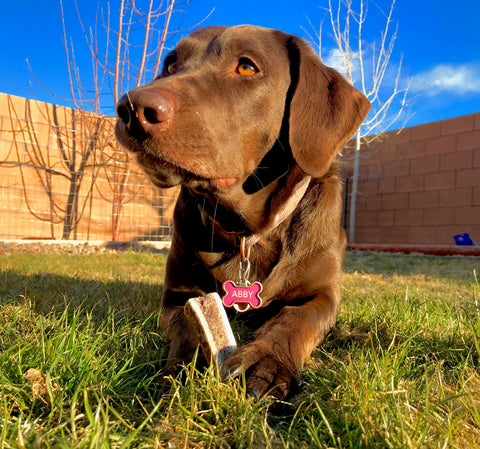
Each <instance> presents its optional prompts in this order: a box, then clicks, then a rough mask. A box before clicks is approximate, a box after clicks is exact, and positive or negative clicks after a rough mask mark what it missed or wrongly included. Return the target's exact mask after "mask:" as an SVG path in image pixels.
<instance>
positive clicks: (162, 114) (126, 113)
mask: <svg viewBox="0 0 480 449" xmlns="http://www.w3.org/2000/svg"><path fill="white" fill-rule="evenodd" d="M117 116H118V119H119V122H120V123H121V124H123V126H125V128H126V130H127V132H128V133H129V134H130V135H131V136H132V137H135V138H137V139H140V140H141V139H142V138H144V137H146V136H155V134H157V133H159V132H161V131H164V130H165V129H166V128H167V127H168V126H169V124H170V121H171V120H170V119H171V118H172V117H173V105H172V103H171V102H170V101H169V100H168V98H166V96H165V95H163V94H162V93H161V92H160V91H158V90H157V89H153V88H147V89H146V88H141V87H140V88H136V89H133V90H131V91H130V92H128V93H126V94H125V95H124V96H123V97H122V98H121V99H120V101H119V102H118V104H117Z"/></svg>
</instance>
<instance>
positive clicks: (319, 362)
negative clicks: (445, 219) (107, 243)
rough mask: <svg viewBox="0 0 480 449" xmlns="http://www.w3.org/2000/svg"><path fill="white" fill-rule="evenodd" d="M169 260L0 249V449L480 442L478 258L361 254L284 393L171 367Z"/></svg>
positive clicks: (348, 266)
mask: <svg viewBox="0 0 480 449" xmlns="http://www.w3.org/2000/svg"><path fill="white" fill-rule="evenodd" d="M164 267H165V256H164V255H162V254H158V253H151V252H146V251H145V252H134V251H126V252H111V253H105V254H93V255H81V254H49V253H45V254H35V253H29V252H20V253H13V254H4V255H0V448H1V449H3V448H48V447H52V448H82V447H92V448H96V447H101V448H110V447H115V448H120V447H122V448H123V447H125V448H126V447H136V448H208V447H212V448H230V447H231V448H236V449H238V448H248V447H252V448H295V449H298V448H317V447H318V448H332V447H334V448H462V449H466V448H478V447H480V375H479V373H478V368H479V367H478V364H479V350H480V304H479V303H478V302H479V300H480V287H479V284H478V282H477V280H476V273H479V272H480V259H478V258H454V257H443V258H441V257H427V256H413V255H410V256H399V255H384V254H348V255H347V257H346V261H345V266H344V270H345V274H344V278H343V304H342V308H341V312H340V316H339V320H338V326H337V329H336V331H335V332H334V333H332V334H331V335H330V336H329V337H328V338H327V340H326V342H325V343H324V344H323V345H322V346H321V347H319V348H317V349H316V350H315V351H314V353H313V355H312V357H311V358H310V360H309V362H308V363H307V365H306V366H305V369H304V371H303V372H302V377H301V384H300V389H299V392H298V393H297V394H296V395H295V396H294V397H292V398H291V399H290V400H289V402H287V403H277V402H275V401H274V400H272V399H268V398H266V399H262V400H260V401H259V402H257V403H254V402H253V401H252V399H251V398H249V397H247V396H246V395H245V391H244V384H243V381H242V379H240V380H238V381H229V382H228V383H222V382H221V381H220V380H219V379H218V377H217V375H216V373H215V372H214V370H207V371H205V372H204V371H202V372H199V371H197V370H195V368H194V367H193V366H187V367H185V369H184V371H183V372H182V373H181V375H179V376H178V378H175V379H172V378H167V379H165V378H162V376H161V375H159V370H160V369H161V367H162V364H163V363H164V359H165V355H166V345H165V341H164V340H163V338H162V336H161V334H160V333H159V330H158V328H157V325H156V322H157V307H158V298H159V296H160V294H161V290H162V279H163V272H164ZM233 326H234V330H235V331H236V332H239V333H240V334H242V333H243V332H244V329H240V328H238V327H237V325H236V323H235V322H234V323H233Z"/></svg>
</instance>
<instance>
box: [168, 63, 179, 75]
mask: <svg viewBox="0 0 480 449" xmlns="http://www.w3.org/2000/svg"><path fill="white" fill-rule="evenodd" d="M176 69H177V64H176V63H175V62H171V63H170V64H168V65H167V72H168V73H169V74H170V75H173V74H174V73H175V71H176Z"/></svg>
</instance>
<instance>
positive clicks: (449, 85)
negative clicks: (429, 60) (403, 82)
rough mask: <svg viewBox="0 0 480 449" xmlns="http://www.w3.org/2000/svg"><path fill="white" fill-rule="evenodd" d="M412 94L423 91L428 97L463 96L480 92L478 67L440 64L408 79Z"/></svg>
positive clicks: (473, 64) (479, 68)
mask: <svg viewBox="0 0 480 449" xmlns="http://www.w3.org/2000/svg"><path fill="white" fill-rule="evenodd" d="M410 86H411V89H412V90H413V91H414V92H420V91H422V90H425V93H426V94H428V95H432V96H433V95H438V94H441V93H450V94H457V95H463V94H467V93H476V92H480V65H478V64H476V63H471V64H459V65H455V64H440V65H437V66H435V67H432V68H431V69H430V70H427V71H425V72H421V73H419V74H417V75H414V76H413V77H412V78H411V79H410Z"/></svg>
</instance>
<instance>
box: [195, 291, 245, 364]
mask: <svg viewBox="0 0 480 449" xmlns="http://www.w3.org/2000/svg"><path fill="white" fill-rule="evenodd" d="M185 316H186V317H187V319H188V321H189V323H190V325H191V326H192V328H193V330H194V332H195V333H196V334H197V336H198V337H199V339H200V346H201V348H202V351H203V354H204V355H205V358H206V359H207V361H209V362H212V361H213V362H215V363H216V365H217V366H221V365H222V363H223V362H224V361H225V360H226V359H227V357H228V356H229V355H230V354H231V353H232V352H233V351H235V349H237V342H236V341H235V337H234V335H233V332H232V328H231V327H230V323H229V321H228V317H227V314H226V313H225V309H224V307H223V304H222V300H221V299H220V296H219V295H218V294H217V293H209V294H207V295H205V296H200V297H198V298H190V299H189V300H188V301H187V304H186V305H185Z"/></svg>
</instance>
